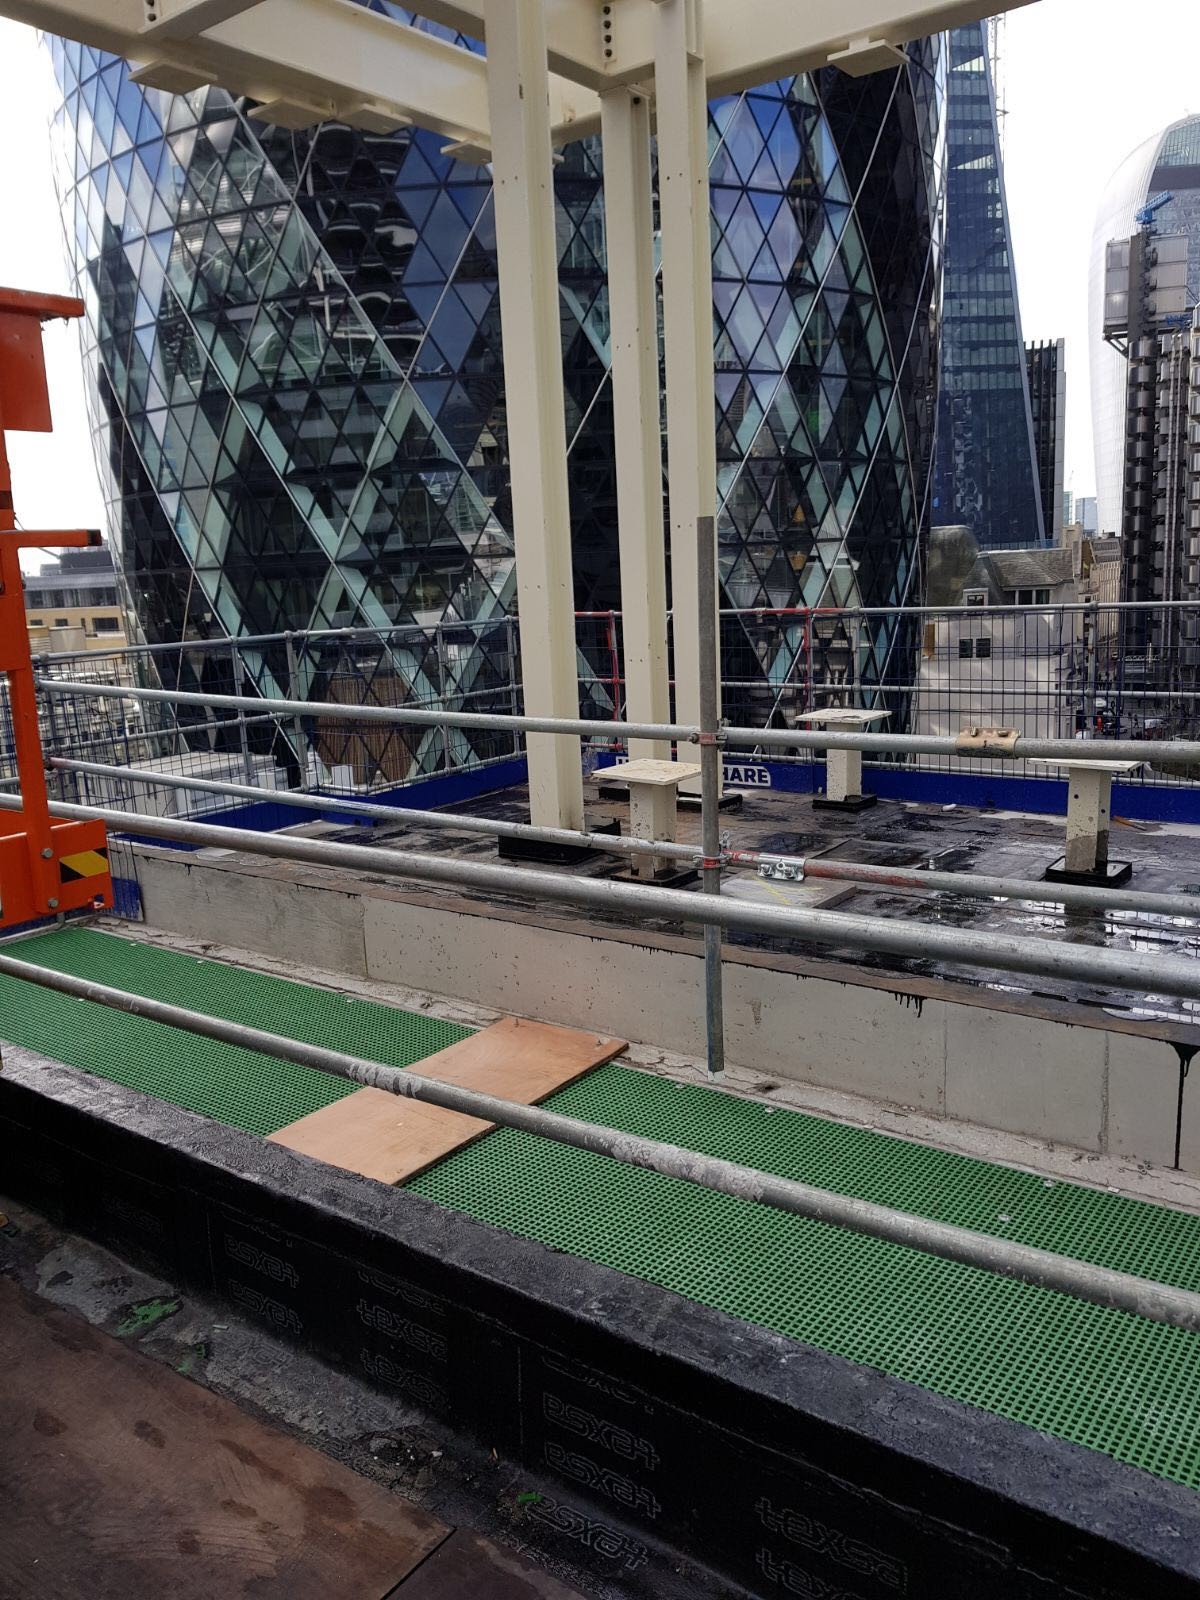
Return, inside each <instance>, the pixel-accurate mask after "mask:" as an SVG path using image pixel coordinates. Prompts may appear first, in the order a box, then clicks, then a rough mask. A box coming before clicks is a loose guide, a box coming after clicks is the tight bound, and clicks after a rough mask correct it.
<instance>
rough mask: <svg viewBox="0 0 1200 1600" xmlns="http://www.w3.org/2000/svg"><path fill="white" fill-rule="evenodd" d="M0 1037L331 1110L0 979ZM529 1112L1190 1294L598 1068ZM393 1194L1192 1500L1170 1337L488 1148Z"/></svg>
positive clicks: (1036, 1178)
mask: <svg viewBox="0 0 1200 1600" xmlns="http://www.w3.org/2000/svg"><path fill="white" fill-rule="evenodd" d="M17 950H18V952H19V954H20V955H21V956H22V957H23V958H25V959H29V960H34V961H37V962H40V963H42V964H45V965H49V966H52V967H56V968H58V969H60V970H65V971H70V972H74V973H77V974H81V975H84V976H88V977H92V978H95V979H98V980H100V981H108V982H118V983H119V984H120V986H121V987H123V988H126V989H129V990H133V991H135V992H140V993H145V994H154V995H164V994H169V995H171V997H172V998H174V999H176V1000H178V999H179V998H180V997H181V996H185V997H186V1000H187V1003H188V1004H189V1005H191V1006H192V1007H193V1008H195V1009H198V1010H201V1011H205V1012H208V1013H209V1014H212V1015H217V1016H223V1017H229V1018H233V1019H236V1020H240V1021H246V1022H251V1023H253V1024H254V1025H256V1026H259V1027H265V1028H267V1029H268V1030H271V1031H277V1032H280V1033H284V1034H287V1035H290V1036H292V1037H297V1038H305V1039H311V1040H315V1041H317V1042H321V1043H332V1044H335V1045H336V1046H337V1047H338V1048H342V1049H347V1048H349V1049H359V1050H361V1051H362V1052H363V1053H364V1054H369V1055H372V1056H373V1057H374V1058H375V1059H379V1060H384V1061H388V1062H391V1063H393V1064H395V1065H399V1066H408V1065H412V1064H414V1063H415V1062H417V1061H419V1060H420V1059H422V1057H423V1056H425V1055H428V1054H430V1053H432V1051H433V1050H436V1049H437V1048H439V1047H440V1046H441V1045H443V1044H445V1043H446V1042H447V1040H448V1038H451V1039H452V1038H455V1037H461V1036H462V1035H463V1033H464V1031H465V1030H464V1029H463V1028H461V1027H458V1026H457V1025H455V1024H447V1023H445V1022H442V1021H440V1020H439V1019H437V1018H436V1017H435V1016H431V1015H421V1014H417V1013H414V1012H411V1011H404V1010H399V1009H397V1008H394V1007H390V1006H386V1005H381V1004H378V1003H376V1002H374V1001H371V1000H360V999H357V998H355V997H354V996H352V995H348V994H347V993H345V992H342V991H339V990H338V989H336V988H332V987H330V988H325V987H316V986H314V985H312V984H299V983H294V982H290V981H287V980H285V979H281V978H278V977H269V976H266V975H264V974H262V973H258V972H253V971H249V970H246V969H243V968H240V967H236V966H231V965H227V964H225V963H223V962H220V961H214V960H208V959H201V958H197V957H196V956H194V955H191V954H186V953H184V952H181V951H178V950H170V949H163V948H156V947H155V946H154V945H152V944H148V943H145V942H142V941H132V940H128V939H124V938H121V937H117V936H115V935H114V934H112V933H109V932H104V931H99V930H91V929H83V928H72V929H67V930H63V931H59V932H54V933H49V934H45V935H39V936H36V937H34V938H32V939H28V940H23V941H21V942H20V944H19V945H18V946H17ZM618 1011H619V1005H618V1003H617V1002H614V1014H616V1013H617V1012H618ZM0 1017H2V1018H3V1022H2V1023H0V1029H2V1031H3V1033H4V1034H5V1035H6V1036H7V1037H8V1038H9V1039H11V1040H12V1041H13V1042H14V1043H16V1044H18V1045H23V1046H25V1047H27V1048H30V1049H34V1050H37V1051H39V1052H40V1053H42V1054H44V1055H48V1056H50V1057H52V1058H54V1059H56V1060H60V1061H63V1062H66V1063H67V1064H69V1065H71V1066H74V1067H76V1068H79V1069H82V1070H84V1071H86V1072H90V1073H95V1074H97V1075H99V1076H102V1077H108V1078H110V1079H113V1080H115V1081H118V1082H121V1083H123V1084H125V1085H126V1086H129V1087H134V1088H140V1089H142V1090H143V1091H145V1092H147V1093H150V1094H153V1095H156V1096H158V1097H160V1098H165V1099H169V1100H172V1101H173V1102H174V1103H175V1104H177V1105H181V1106H184V1107H185V1108H188V1109H191V1110H195V1111H199V1112H201V1113H202V1114H204V1115H207V1116H210V1117H216V1118H217V1119H218V1120H221V1121H225V1122H229V1123H232V1124H233V1125H235V1126H240V1127H242V1128H245V1129H248V1130H251V1131H255V1132H261V1133H265V1132H270V1131H272V1129H273V1128H276V1127H279V1126H281V1125H283V1124H284V1123H285V1122H286V1121H287V1120H289V1118H290V1117H292V1116H293V1115H295V1114H296V1109H297V1105H310V1106H311V1105H313V1104H319V1103H321V1096H322V1095H324V1096H325V1097H326V1099H327V1100H328V1099H332V1098H334V1097H336V1095H338V1094H340V1093H343V1092H345V1085H343V1084H342V1083H341V1082H340V1081H337V1080H332V1079H324V1078H322V1077H321V1075H319V1074H313V1073H301V1071H300V1069H294V1068H287V1067H283V1066H281V1065H280V1063H278V1062H276V1061H274V1060H271V1059H268V1058H265V1057H261V1056H257V1055H255V1054H253V1053H252V1052H246V1051H232V1050H231V1049H230V1048H229V1047H227V1046H224V1045H220V1044H217V1043H214V1042H211V1041H209V1040H206V1039H202V1038H197V1037H195V1036H193V1035H190V1034H185V1033H182V1032H180V1031H178V1030H176V1029H172V1028H167V1027H165V1026H163V1025H161V1024H156V1023H152V1022H148V1021H146V1020H143V1019H138V1018H134V1017H130V1016H127V1015H125V1014H124V1013H120V1012H116V1011H111V1010H108V1009H106V1008H103V1007H100V1006H96V1005H94V1004H92V1003H91V1002H80V1001H77V1000H72V999H67V998H64V997H62V996H60V995H56V994H53V993H49V992H47V991H44V990H41V989H33V988H32V987H31V986H29V985H26V984H23V983H20V982H17V981H15V980H12V979H3V980H0ZM614 1020H615V1015H614ZM447 1030H448V1031H447ZM309 1080H315V1081H309ZM214 1084H219V1085H221V1086H222V1092H221V1095H220V1096H218V1097H214V1094H213V1085H214ZM298 1096H299V1098H297V1097H298ZM547 1104H549V1105H550V1106H552V1107H553V1108H554V1109H556V1110H558V1111H562V1112H566V1113H568V1114H571V1115H573V1116H576V1117H578V1118H581V1119H582V1120H585V1121H590V1122H593V1123H596V1124H599V1125H603V1126H606V1127H614V1128H620V1129H625V1130H627V1131H630V1132H635V1133H638V1134H642V1135H646V1136H649V1137H652V1138H657V1139H660V1140H665V1141H669V1142H672V1143H677V1144H681V1145H683V1146H685V1147H686V1148H690V1149H694V1150H699V1151H704V1152H707V1153H711V1154H714V1155H720V1156H724V1157H727V1158H730V1159H733V1160H739V1161H743V1162H745V1163H747V1164H749V1165H752V1166H754V1167H756V1168H758V1169H759V1170H762V1171H769V1172H773V1173H777V1174H781V1175H784V1176H788V1177H793V1178H798V1179H803V1180H806V1181H810V1182H813V1183H816V1184H818V1185H821V1186H824V1187H827V1188H830V1189H833V1190H836V1191H838V1192H840V1193H849V1194H854V1195H858V1196H860V1197H863V1198H866V1199H870V1200H873V1201H877V1202H881V1203H884V1204H889V1205H893V1206H897V1207H899V1208H901V1209H903V1210H908V1211H912V1212H916V1213H918V1214H920V1215H924V1216H928V1217H934V1218H938V1219H941V1220H944V1221H947V1222H951V1223H957V1224H959V1225H962V1226H967V1227H971V1228H975V1229H978V1230H980V1231H982V1232H985V1233H990V1234H993V1235H995V1236H998V1237H1006V1238H1010V1239H1016V1240H1021V1241H1024V1242H1027V1243H1029V1244H1033V1245H1038V1246H1041V1247H1043V1248H1048V1249H1050V1250H1054V1251H1057V1252H1060V1253H1062V1254H1065V1255H1070V1256H1074V1257H1076V1258H1077V1259H1080V1260H1086V1261H1092V1262H1097V1263H1100V1264H1103V1265H1106V1266H1111V1267H1115V1268H1119V1269H1123V1270H1126V1271H1132V1272H1135V1273H1138V1274H1139V1275H1143V1276H1147V1277H1154V1278H1157V1279H1159V1280H1160V1281H1162V1282H1166V1283H1172V1284H1177V1285H1180V1286H1183V1287H1187V1288H1192V1289H1200V1215H1197V1214H1192V1213H1187V1212H1182V1211H1175V1210H1171V1209H1168V1208H1166V1207H1162V1206H1158V1205H1154V1204H1149V1203H1147V1202H1145V1201H1141V1200H1134V1199H1130V1198H1127V1197H1125V1196H1122V1195H1118V1194H1113V1193H1108V1192H1104V1191H1101V1190H1098V1189H1092V1188H1086V1187H1083V1186H1081V1185H1077V1184H1072V1183H1067V1182H1061V1181H1056V1180H1055V1179H1053V1178H1048V1177H1045V1176H1043V1175H1041V1174H1039V1173H1034V1172H1026V1171H1019V1170H1016V1169H1014V1168H1011V1167H1007V1166H1003V1165H1000V1164H998V1163H995V1162H989V1161H982V1160H978V1159H974V1158H971V1157H967V1156H963V1155H959V1154H953V1153H951V1152H948V1151H944V1150H938V1149H935V1148H932V1147H929V1146H925V1145H918V1144H914V1143H912V1142H910V1141H908V1140H905V1139H900V1138H895V1137H891V1136H887V1135H884V1134H880V1133H878V1132H875V1131H873V1130H870V1129H865V1128H853V1127H847V1126H845V1125H842V1124H839V1123H837V1122H833V1121H830V1120H828V1119H826V1118H823V1117H818V1116H813V1115H808V1114H803V1113H800V1112H796V1111H792V1110H789V1109H787V1108H785V1107H783V1106H779V1105H769V1104H765V1103H763V1102H762V1101H760V1100H755V1099H746V1098H739V1097H737V1096H735V1095H732V1094H729V1093H727V1092H725V1091H724V1090H719V1089H715V1088H710V1087H708V1086H706V1085H704V1084H701V1083H680V1082H678V1081H674V1080H672V1079H669V1078H666V1077H661V1076H659V1075H657V1074H655V1073H652V1072H645V1071H639V1070H634V1069H631V1068H629V1067H626V1066H620V1065H608V1066H603V1067H599V1068H597V1069H595V1070H594V1071H592V1072H591V1073H589V1074H588V1075H587V1076H586V1077H584V1078H583V1079H581V1080H580V1081H579V1082H577V1083H575V1084H573V1085H571V1086H570V1087H569V1088H567V1089H564V1090H562V1091H560V1092H559V1093H557V1094H556V1095H554V1096H552V1097H551V1099H550V1100H549V1101H548V1102H547ZM406 1187H407V1188H408V1189H409V1190H410V1191H411V1192H413V1193H415V1194H418V1195H421V1196H424V1197H425V1198H427V1199H429V1200H432V1201H434V1202H436V1203H437V1204H438V1205H440V1206H444V1207H448V1208H451V1209H453V1210H456V1211H460V1212H464V1213H466V1214H467V1215H469V1216H471V1217H474V1218H476V1219H478V1220H479V1221H481V1222H484V1223H486V1224H488V1225H490V1226H491V1227H494V1228H498V1229H503V1230H505V1231H507V1232H509V1233H512V1234H516V1235H518V1236H521V1237H524V1238H527V1239H533V1240H538V1241H540V1242H541V1243H543V1244H545V1245H547V1246H549V1247H551V1249H553V1250H554V1251H556V1252H565V1253H567V1254H568V1255H572V1256H576V1257H579V1258H582V1259H583V1260H586V1261H592V1262H597V1263H600V1264H601V1265H605V1266H608V1267H612V1268H616V1269H617V1270H619V1271H621V1272H624V1273H627V1274H631V1275H633V1276H634V1277H638V1278H641V1279H643V1280H645V1281H647V1282H649V1283H652V1284H657V1285H659V1286H660V1287H662V1288H664V1289H667V1290H671V1291H673V1292H675V1293H676V1294H679V1295H683V1296H685V1297H686V1298H688V1299H691V1300H693V1301H696V1302H698V1303H699V1304H702V1305H706V1306H711V1307H715V1308H717V1309H719V1310H723V1311H726V1312H729V1313H730V1314H732V1315H733V1316H735V1317H739V1318H742V1319H744V1320H746V1321H748V1322H753V1323H757V1324H759V1325H761V1326H763V1327H765V1328H770V1329H774V1330H776V1331H777V1332H779V1333H782V1334H784V1335H785V1336H787V1337H789V1338H791V1339H795V1340H799V1341H802V1342H804V1343H805V1344H810V1345H815V1346H817V1347H819V1348H821V1349H824V1350H828V1351H831V1352H834V1353H836V1354H840V1355H843V1356H846V1357H848V1358H849V1359H851V1360H853V1361H855V1362H859V1363H862V1364H864V1365H866V1366H868V1367H873V1368H876V1369H878V1370H879V1371H882V1372H885V1373H890V1374H892V1375H893V1376H895V1377H899V1378H902V1379H904V1380H905V1381H907V1382H909V1383H914V1384H918V1385H920V1386H921V1387H923V1388H926V1389H929V1390H931V1391H933V1392H935V1393H938V1394H942V1395H946V1396H948V1397H951V1398H953V1399H957V1400H960V1401H964V1402H966V1403H967V1404H969V1405H972V1406H976V1407H980V1408H982V1409H983V1410H986V1411H990V1412H993V1413H994V1414H996V1415H999V1416H1003V1417H1008V1418H1011V1419H1012V1420H1014V1421H1017V1422H1020V1423H1023V1424H1025V1425H1027V1426H1030V1427H1033V1428H1037V1429H1041V1430H1044V1431H1045V1432H1047V1433H1051V1434H1055V1435H1057V1436H1058V1437H1060V1438H1063V1439H1067V1440H1071V1441H1074V1442H1075V1443H1077V1444H1080V1445H1083V1446H1086V1447H1088V1448H1090V1449H1093V1450H1098V1451H1101V1452H1103V1453H1104V1454H1106V1455H1109V1456H1112V1457H1113V1458H1115V1459H1117V1460H1119V1461H1123V1462H1127V1463H1130V1464H1133V1465H1135V1466H1138V1467H1141V1468H1144V1469H1145V1470H1147V1471H1149V1472H1152V1473H1155V1474H1158V1475H1159V1476H1161V1477H1164V1478H1170V1479H1173V1480H1175V1481H1177V1482H1179V1483H1182V1484H1185V1485H1188V1486H1190V1487H1192V1488H1200V1338H1198V1337H1196V1336H1195V1335H1191V1334H1188V1333H1185V1332H1182V1331H1180V1330H1178V1329H1174V1328H1169V1327H1165V1326H1163V1325H1160V1324H1156V1323H1150V1322H1146V1321H1143V1320H1142V1319H1140V1318H1137V1317H1133V1316H1130V1315H1128V1314H1126V1313H1123V1312H1119V1311H1113V1310H1108V1309H1104V1308H1101V1307H1099V1306H1095V1305H1090V1304H1084V1303H1082V1302H1078V1301H1075V1300H1073V1299H1070V1298H1068V1297H1066V1296H1064V1295H1060V1294H1056V1293H1051V1292H1049V1291H1046V1290H1042V1289H1037V1288H1033V1287H1030V1286H1028V1285H1025V1284H1021V1283H1018V1282H1016V1281H1014V1280H1011V1279H1005V1278H1000V1277H997V1276H994V1275H992V1274H990V1273H987V1272H983V1271H980V1270H977V1269H974V1268H970V1267H965V1266H962V1265H959V1264H956V1263H952V1262H949V1261H944V1260H940V1259H938V1258H935V1257H931V1256H927V1255H924V1254H922V1253H920V1252H917V1251H914V1250H909V1249H907V1248H903V1247H900V1246H897V1245H892V1244H888V1243H884V1242H882V1241H879V1240H873V1239H869V1238H865V1237H862V1236H858V1235H853V1234H850V1233H847V1232H845V1231H843V1230H840V1229H838V1228H835V1227H831V1226H828V1225H826V1224H822V1223H817V1222H812V1221H809V1220H807V1219H804V1218H801V1217H798V1216H794V1215H790V1214H785V1213H783V1212H779V1211H775V1210H772V1209H770V1208H768V1207H765V1206H761V1205H756V1204H753V1203H750V1202H746V1201H741V1200H737V1199H733V1198H731V1197H728V1196H725V1195H721V1194H718V1193H715V1192H713V1191H710V1190H706V1189H703V1188H700V1187H698V1186H695V1185H692V1184H689V1183H685V1182H683V1181H681V1180H676V1179H669V1178H665V1177H662V1176H659V1175H657V1174H654V1173H651V1172H648V1171H644V1170H641V1169H637V1168H633V1167H629V1166H626V1165H624V1164H622V1163H619V1162H616V1161H613V1160H611V1159H609V1158H607V1157H602V1156H598V1155H594V1154H591V1153H589V1152H585V1151H581V1150H576V1149H573V1148H569V1147H565V1146H560V1145H557V1144H554V1143H551V1142H549V1141H546V1140H542V1139H538V1138H534V1137H533V1136H530V1135H525V1134H518V1133H515V1132H513V1131H511V1130H504V1129H498V1130H495V1131H493V1132H491V1133H489V1134H486V1135H485V1136H484V1137H483V1138H481V1139H479V1140H478V1141H477V1142H476V1143H474V1144H473V1145H470V1146H468V1147H466V1148H464V1149H462V1150H460V1151H459V1152H457V1153H456V1154H455V1155H452V1156H450V1157H449V1158H448V1159H446V1160H444V1161H442V1162H440V1163H439V1164H437V1165H435V1166H433V1167H431V1168H429V1169H428V1170H427V1171H426V1172H424V1173H423V1174H421V1175H420V1176H418V1177H417V1178H416V1179H414V1180H413V1181H412V1182H411V1183H410V1184H409V1185H407V1186H406ZM376 1192H377V1193H378V1196H379V1204H380V1205H381V1206H385V1207H386V1206H389V1205H393V1204H397V1205H399V1204H402V1203H403V1201H402V1197H401V1195H400V1194H398V1193H397V1192H396V1191H394V1190H389V1189H388V1188H387V1187H386V1186H383V1185H379V1186H377V1190H376Z"/></svg>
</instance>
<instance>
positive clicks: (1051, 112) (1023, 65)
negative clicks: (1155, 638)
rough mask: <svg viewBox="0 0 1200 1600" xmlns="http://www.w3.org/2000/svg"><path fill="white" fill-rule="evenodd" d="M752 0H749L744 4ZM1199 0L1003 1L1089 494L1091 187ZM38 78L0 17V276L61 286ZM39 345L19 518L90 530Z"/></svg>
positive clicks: (1195, 100) (49, 85) (1051, 322)
mask: <svg viewBox="0 0 1200 1600" xmlns="http://www.w3.org/2000/svg"><path fill="white" fill-rule="evenodd" d="M745 3H747V4H753V3H754V0H745ZM1198 46H1200V0H1140V3H1139V4H1138V5H1137V6H1136V8H1132V7H1131V6H1130V5H1129V3H1128V0H1036V3H1035V4H1031V5H1027V6H1025V7H1023V8H1022V9H1020V10H1017V11H1013V12H1010V13H1009V15H1008V17H1007V20H1006V23H1005V28H1004V39H1003V53H1002V61H1001V75H1002V82H1003V89H1004V97H1005V100H1006V103H1007V110H1008V114H1007V117H1006V120H1005V136H1006V150H1007V164H1006V172H1007V180H1008V200H1009V210H1010V215H1011V218H1012V228H1013V237H1014V246H1015V251H1016V261H1017V271H1018V279H1019V287H1020V294H1021V306H1022V316H1023V320H1024V332H1025V337H1026V338H1027V339H1052V338H1058V337H1060V336H1061V337H1064V338H1065V339H1066V340H1067V418H1068V427H1067V484H1068V487H1069V488H1071V489H1073V491H1074V492H1075V493H1076V494H1091V493H1092V492H1093V490H1094V468H1093V463H1092V450H1091V422H1090V415H1089V404H1088V384H1087V271H1088V257H1089V249H1090V242H1091V232H1092V219H1093V217H1094V215H1095V211H1096V206H1097V203H1098V201H1099V199H1100V196H1101V195H1102V193H1103V191H1104V187H1105V184H1106V182H1107V180H1108V178H1109V176H1110V175H1111V173H1112V172H1113V170H1114V168H1115V167H1116V166H1117V165H1118V164H1119V163H1120V161H1121V160H1122V159H1123V158H1124V156H1125V155H1126V154H1127V153H1128V151H1129V150H1131V149H1132V148H1133V146H1134V145H1136V144H1138V143H1140V142H1141V140H1142V139H1144V138H1147V137H1148V136H1149V135H1150V134H1151V133H1154V132H1155V131H1156V130H1157V129H1159V128H1161V127H1163V126H1165V125H1166V124H1167V123H1168V122H1171V121H1173V120H1174V119H1175V118H1177V117H1180V116H1183V115H1184V114H1185V113H1186V112H1188V111H1192V110H1200V74H1198V72H1197V60H1198V59H1200V52H1198V48H1197V47H1198ZM52 96H53V80H52V75H51V73H50V70H49V66H48V63H47V61H46V59H45V55H44V52H42V51H41V50H39V49H38V48H37V46H36V43H35V41H34V36H33V34H32V33H31V32H30V30H29V29H27V28H24V27H21V26H20V25H18V24H16V23H11V22H6V21H0V218H2V219H3V226H2V227H0V283H5V284H10V285H14V286H16V287H18V288H36V289H54V290H61V289H63V288H65V287H66V284H67V277H66V267H65V264H64V258H63V247H62V230H61V225H60V222H59V219H58V215H57V207H56V204H55V199H54V186H53V181H52V179H51V173H50V151H49V141H48V138H47V135H46V131H45V130H46V114H47V107H48V106H49V105H50V104H51V101H52ZM46 343H47V349H48V356H49V366H50V381H51V396H52V400H53V404H54V421H55V433H54V435H53V436H49V435H39V434H17V435H15V436H12V438H11V441H10V455H11V457H12V464H13V478H14V490H15V494H16V505H17V514H18V516H19V517H20V518H21V520H22V522H23V523H24V525H25V526H26V527H31V528H33V527H41V528H53V527H78V526H81V525H82V526H85V527H95V526H98V525H101V524H102V522H103V515H104V512H103V503H102V501H101V498H100V492H99V488H98V486H97V482H96V474H95V469H94V467H93V464H92V455H91V442H90V438H89V435H88V429H87V418H86V413H85V411H84V405H83V393H82V380H81V376H80V370H79V355H78V345H77V336H76V333H75V331H74V329H73V328H70V327H67V326H65V325H63V324H51V325H50V326H49V327H48V329H47V336H46Z"/></svg>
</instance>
